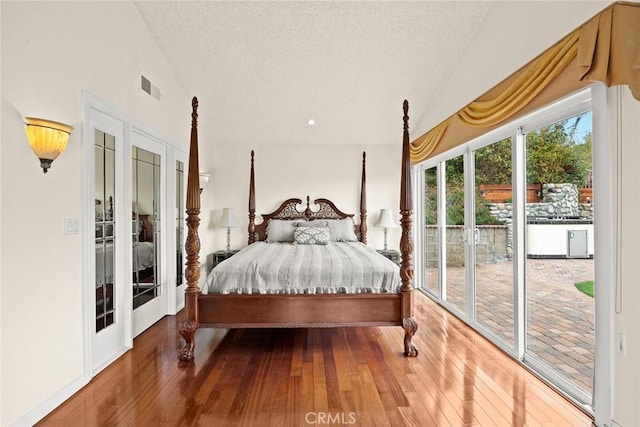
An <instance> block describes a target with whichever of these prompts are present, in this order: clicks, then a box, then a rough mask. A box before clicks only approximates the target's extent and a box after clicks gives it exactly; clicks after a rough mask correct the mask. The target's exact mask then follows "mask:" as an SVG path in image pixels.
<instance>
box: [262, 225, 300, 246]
mask: <svg viewBox="0 0 640 427" xmlns="http://www.w3.org/2000/svg"><path fill="white" fill-rule="evenodd" d="M304 222H306V221H305V220H303V219H294V220H284V219H271V220H269V224H268V225H267V243H291V242H293V230H295V228H296V225H297V224H299V223H304Z"/></svg>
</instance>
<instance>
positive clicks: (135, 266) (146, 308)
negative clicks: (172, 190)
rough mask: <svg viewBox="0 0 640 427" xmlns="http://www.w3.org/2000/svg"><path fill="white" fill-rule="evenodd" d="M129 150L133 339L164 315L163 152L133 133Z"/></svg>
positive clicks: (162, 148)
mask: <svg viewBox="0 0 640 427" xmlns="http://www.w3.org/2000/svg"><path fill="white" fill-rule="evenodd" d="M134 137H135V139H134V141H133V145H132V147H131V200H132V214H131V241H132V251H131V253H132V262H131V266H132V271H131V278H132V290H133V336H134V337H135V336H137V335H138V334H139V333H140V332H142V331H144V330H145V329H147V328H148V327H149V326H151V325H152V324H153V323H155V322H156V321H158V320H159V319H160V318H161V317H162V316H164V315H165V314H167V290H166V288H165V285H166V278H165V277H164V273H165V272H166V268H165V266H164V265H163V264H164V261H163V260H164V259H165V257H164V255H163V253H164V252H163V251H164V249H163V244H164V242H165V240H164V236H163V224H164V212H165V209H166V207H165V201H164V200H163V197H162V196H161V195H162V194H165V193H164V191H165V188H166V185H165V184H164V183H163V182H164V180H165V176H164V172H163V169H164V168H163V167H162V165H163V161H164V152H165V149H164V147H163V146H162V145H160V144H157V143H155V142H154V141H153V140H150V139H149V138H147V137H146V136H145V135H142V134H134Z"/></svg>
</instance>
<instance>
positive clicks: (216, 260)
mask: <svg viewBox="0 0 640 427" xmlns="http://www.w3.org/2000/svg"><path fill="white" fill-rule="evenodd" d="M237 253H238V250H230V251H225V250H222V251H215V252H214V253H212V254H209V256H207V265H209V271H211V269H213V267H215V266H216V265H218V264H220V263H221V262H222V261H224V260H225V259H227V258H231V257H232V256H234V255H235V254H237Z"/></svg>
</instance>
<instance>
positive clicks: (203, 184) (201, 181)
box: [199, 173, 209, 191]
mask: <svg viewBox="0 0 640 427" xmlns="http://www.w3.org/2000/svg"><path fill="white" fill-rule="evenodd" d="M208 183H209V174H208V173H201V174H200V179H199V184H200V187H199V188H200V191H202V189H204V187H206V186H207V184H208Z"/></svg>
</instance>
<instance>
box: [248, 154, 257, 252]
mask: <svg viewBox="0 0 640 427" xmlns="http://www.w3.org/2000/svg"><path fill="white" fill-rule="evenodd" d="M247 231H248V232H249V240H248V243H249V244H252V243H255V242H256V184H255V178H254V172H253V150H251V176H250V177H249V228H248V230H247Z"/></svg>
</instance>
